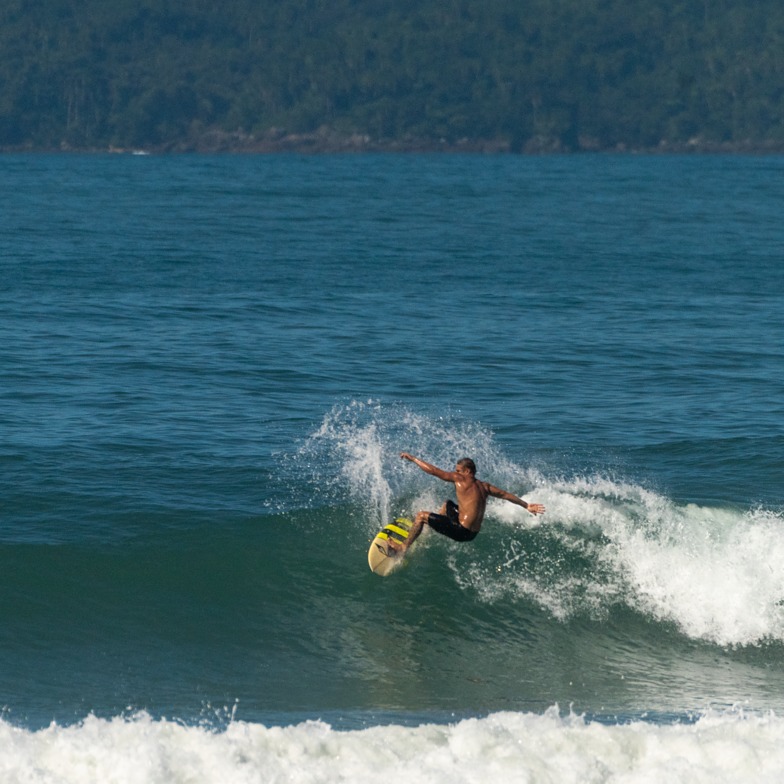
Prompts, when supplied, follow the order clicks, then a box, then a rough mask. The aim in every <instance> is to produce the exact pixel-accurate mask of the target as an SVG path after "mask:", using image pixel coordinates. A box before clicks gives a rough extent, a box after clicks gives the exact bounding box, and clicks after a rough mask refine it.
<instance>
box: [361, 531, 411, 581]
mask: <svg viewBox="0 0 784 784" xmlns="http://www.w3.org/2000/svg"><path fill="white" fill-rule="evenodd" d="M413 524H414V523H413V521H412V520H409V519H408V518H407V517H396V518H395V520H394V522H391V523H387V524H386V525H385V526H384V527H383V528H382V529H381V530H380V531H379V532H378V533H377V534H376V538H375V539H374V540H373V541H372V542H371V543H370V549H369V550H368V565H369V566H370V571H371V572H375V573H376V574H378V575H380V576H381V577H386V576H387V575H388V574H389V573H390V572H392V571H393V570H395V569H396V568H397V567H398V566H400V564H401V563H402V562H403V558H404V557H405V556H404V555H403V554H401V553H397V552H395V551H394V550H393V549H392V548H391V547H390V546H389V544H388V542H389V539H390V538H393V539H395V540H396V541H398V542H404V541H405V540H406V539H408V532H409V530H410V529H411V526H412V525H413Z"/></svg>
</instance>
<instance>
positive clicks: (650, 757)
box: [0, 708, 784, 784]
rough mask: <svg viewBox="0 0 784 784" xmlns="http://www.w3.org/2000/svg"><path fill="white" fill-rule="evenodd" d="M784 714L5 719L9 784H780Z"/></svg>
mask: <svg viewBox="0 0 784 784" xmlns="http://www.w3.org/2000/svg"><path fill="white" fill-rule="evenodd" d="M782 775H784V720H782V719H780V718H778V717H777V716H775V715H773V714H769V715H747V714H744V713H742V712H732V713H727V714H710V713H709V714H705V715H703V716H701V717H699V718H697V720H696V721H694V722H689V721H687V722H685V723H671V724H655V723H651V722H647V721H641V720H636V721H631V722H629V723H623V724H605V723H599V722H596V721H588V720H586V719H585V718H583V717H580V716H575V715H572V714H570V715H566V716H562V715H560V713H559V711H558V709H557V708H551V709H550V710H548V711H547V712H545V713H544V714H543V715H536V714H529V713H511V712H509V713H497V714H492V715H490V716H487V717H485V718H477V719H466V720H463V721H460V722H457V723H454V724H450V725H438V724H424V725H421V726H418V727H404V726H375V727H370V728H367V729H362V730H351V731H337V730H335V729H333V728H332V727H330V725H328V724H326V723H324V722H322V721H307V722H304V723H302V724H298V725H295V726H288V727H277V726H272V727H267V726H264V725H261V724H253V723H246V722H241V721H235V722H232V723H231V724H230V725H229V726H228V727H227V728H225V729H223V730H220V731H213V730H210V729H208V728H203V727H194V726H186V725H184V724H181V723H178V722H175V721H167V720H154V719H152V718H151V717H150V716H148V715H146V714H139V715H136V716H133V717H130V718H127V717H126V718H120V717H117V718H113V719H109V720H106V719H100V718H96V717H94V716H90V717H88V718H86V719H85V720H84V721H83V722H81V723H80V724H78V725H74V726H70V727H62V726H58V725H51V726H50V727H48V728H45V729H42V730H38V731H29V730H24V729H19V728H16V727H14V726H12V725H10V724H8V723H6V722H0V777H2V780H3V781H4V782H7V784H17V783H18V784H22V783H23V782H24V784H55V782H56V783H57V784H88V783H89V784H93V783H95V784H97V783H98V782H100V784H141V783H142V782H144V784H186V783H187V784H199V783H200V782H204V783H205V784H206V783H208V782H215V784H251V783H254V784H267V783H268V782H269V783H270V784H272V783H273V782H283V781H285V782H290V784H299V783H300V782H301V783H302V784H315V783H317V782H336V781H343V782H357V783H358V784H359V783H361V784H365V782H368V781H376V782H390V783H391V782H399V781H401V780H404V781H407V782H408V783H409V784H438V783H440V782H444V784H455V782H471V783H472V784H483V783H484V782H499V781H503V782H509V783H510V784H514V783H516V782H520V783H522V782H545V781H557V782H560V783H561V784H570V782H575V784H591V783H592V782H618V783H621V782H635V784H637V783H638V782H652V783H653V782H656V783H657V784H658V782H661V781H667V782H681V781H683V782H687V781H688V782H690V783H693V782H711V784H713V782H716V781H732V782H745V781H748V782H751V781H753V782H778V781H780V780H781V777H782Z"/></svg>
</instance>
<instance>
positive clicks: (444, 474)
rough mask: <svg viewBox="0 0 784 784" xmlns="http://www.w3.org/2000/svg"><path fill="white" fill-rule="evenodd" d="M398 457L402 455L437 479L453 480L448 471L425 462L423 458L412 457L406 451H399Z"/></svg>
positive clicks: (404, 458)
mask: <svg viewBox="0 0 784 784" xmlns="http://www.w3.org/2000/svg"><path fill="white" fill-rule="evenodd" d="M400 457H402V458H403V460H410V461H411V462H412V463H414V465H416V466H418V467H419V468H421V469H422V470H423V471H424V472H425V473H426V474H431V475H432V476H437V477H438V478H439V479H443V480H444V481H445V482H454V481H455V478H454V475H453V474H451V473H449V471H444V470H443V469H441V468H439V467H438V466H434V465H433V464H432V463H427V462H425V461H424V460H420V459H419V458H418V457H414V456H413V455H410V454H409V453H408V452H401V453H400Z"/></svg>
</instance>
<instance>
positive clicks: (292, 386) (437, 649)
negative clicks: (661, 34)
mask: <svg viewBox="0 0 784 784" xmlns="http://www.w3.org/2000/svg"><path fill="white" fill-rule="evenodd" d="M783 174H784V159H781V158H754V157H746V158H722V157H710V156H705V157H696V156H695V157H666V156H661V157H645V156H624V157H621V156H618V157H615V156H606V157H605V156H585V157H548V158H518V157H460V156H448V157H447V156H444V157H438V156H433V157H429V156H409V157H405V156H399V157H395V156H388V157H387V156H355V157H354V156H347V157H329V156H326V157H312V158H311V157H294V156H292V157H285V156H282V157H258V158H256V157H228V156H227V157H214V158H212V157H195V156H194V157H154V156H133V157H110V156H65V155H64V156H5V157H2V158H0V177H2V182H3V186H4V192H5V194H6V196H5V199H4V204H3V207H2V209H1V210H0V265H1V268H2V277H1V278H0V281H2V283H1V284H0V373H1V378H2V382H1V383H0V434H1V436H2V437H0V498H2V516H1V517H0V581H2V588H1V589H0V612H1V613H2V615H1V617H2V624H1V625H0V705H2V706H4V707H5V712H6V717H7V719H8V721H9V722H11V723H12V724H15V725H19V726H21V727H26V728H32V729H35V728H37V727H41V726H43V725H45V724H47V723H48V722H50V721H51V720H53V719H54V720H57V721H58V722H60V723H66V724H67V723H71V722H74V721H79V720H81V719H83V718H84V717H85V716H88V715H89V714H91V713H93V714H95V715H97V716H99V717H112V716H118V715H124V714H128V713H129V712H134V711H139V710H144V711H147V712H149V714H150V715H151V716H153V717H161V716H166V717H172V718H177V719H181V720H183V721H185V722H193V721H199V720H202V719H205V718H206V720H209V721H213V720H215V721H218V723H220V722H221V721H223V720H224V719H225V720H228V717H229V716H230V715H232V712H233V714H234V716H235V718H240V719H243V720H246V721H249V722H262V723H267V724H269V723H272V724H284V725H285V724H290V723H293V722H297V721H299V720H301V719H304V718H326V719H328V720H329V721H330V722H332V723H333V724H334V725H335V726H338V727H344V726H345V727H356V726H365V725H373V724H375V723H386V722H393V723H398V724H406V723H412V722H413V723H416V722H417V721H420V720H433V721H448V720H451V719H452V718H458V719H459V718H461V717H466V716H484V715H486V714H488V713H491V712H493V711H498V710H504V711H513V712H532V713H533V714H536V715H541V714H544V713H545V711H546V710H547V709H548V708H549V707H550V706H553V705H555V704H558V705H560V706H562V707H565V708H566V709H568V706H572V708H573V710H574V711H575V712H579V713H585V714H586V715H587V716H591V717H597V718H598V719H599V720H600V721H603V722H609V723H614V722H616V721H618V722H623V721H625V720H627V719H629V718H640V717H647V718H648V719H650V718H651V717H653V720H654V723H657V722H659V723H662V722H664V723H666V722H668V721H670V720H672V718H673V717H675V718H681V719H683V718H685V717H690V716H693V715H696V714H699V713H700V712H701V711H705V710H708V709H714V708H719V709H724V708H727V707H729V706H732V705H742V706H746V707H747V708H749V709H752V710H755V709H761V710H767V709H773V710H781V708H782V704H784V677H782V665H784V610H782V600H784V557H782V556H784V529H783V528H782V525H783V524H784V507H783V506H782V475H783V474H782V467H784V460H782V453H783V452H784V424H783V423H784V363H783V360H784V349H783V348H782V346H783V345H784V342H783V341H782V324H784V259H782V255H783V252H784V229H783V228H782V222H781V219H780V214H781V204H782V203H783V202H784V178H783V177H782V175H783ZM404 450H405V451H410V452H413V453H414V454H417V455H419V456H421V457H423V458H425V459H427V460H429V461H430V462H433V463H436V464H439V465H442V466H444V467H451V465H452V464H453V463H454V461H455V460H456V459H457V458H459V457H461V456H463V455H464V454H468V455H471V456H473V457H474V459H475V460H476V461H477V463H478V465H479V473H480V476H482V477H483V478H485V479H487V480H489V481H491V482H493V483H494V484H498V485H500V486H502V487H505V488H507V489H509V490H511V491H513V492H515V493H518V494H521V495H524V496H525V497H527V498H529V499H531V500H534V501H540V502H542V503H545V504H546V505H547V507H548V512H547V514H546V516H545V517H544V518H542V519H541V520H538V521H537V520H534V519H533V518H532V517H530V516H528V515H526V514H525V513H524V512H523V511H522V510H521V509H519V508H518V507H513V506H511V505H504V504H501V503H500V502H499V504H498V505H496V506H492V507H491V508H490V511H489V515H488V519H487V521H486V524H485V527H484V528H483V530H482V533H481V535H480V536H479V538H478V539H477V540H476V541H475V542H474V543H473V544H471V545H463V546H458V545H455V544H453V543H451V542H448V541H446V540H443V539H440V538H439V537H437V536H435V535H433V536H429V537H424V538H423V540H422V542H421V545H420V546H419V547H418V549H417V551H415V552H414V553H413V554H412V556H411V558H410V563H409V564H408V566H407V568H405V569H403V570H401V571H400V572H398V573H397V574H395V575H394V576H393V577H391V578H389V579H387V580H382V579H379V578H378V577H376V576H374V575H372V574H371V573H370V572H369V571H368V569H367V564H366V560H365V558H366V550H367V546H368V541H369V539H370V538H371V537H372V535H373V533H374V531H375V529H376V528H377V527H379V525H380V524H381V522H382V521H383V520H386V519H388V517H389V516H390V515H393V514H398V513H400V512H405V513H410V512H414V511H416V510H417V509H418V508H423V507H433V506H435V505H440V503H441V502H442V501H443V498H444V497H446V494H447V493H448V490H449V488H448V487H447V486H445V485H442V484H441V483H440V482H438V480H435V479H433V478H430V477H427V476H426V475H424V474H422V473H421V472H419V471H417V469H416V468H414V467H413V466H411V465H410V464H409V463H404V462H403V461H401V460H400V459H399V458H398V454H399V453H400V452H401V451H404ZM537 523H538V524H537ZM221 717H223V718H221Z"/></svg>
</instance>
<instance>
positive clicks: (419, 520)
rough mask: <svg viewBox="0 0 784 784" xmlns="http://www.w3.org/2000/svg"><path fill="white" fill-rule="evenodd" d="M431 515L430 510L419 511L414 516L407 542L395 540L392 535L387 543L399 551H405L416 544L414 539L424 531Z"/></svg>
mask: <svg viewBox="0 0 784 784" xmlns="http://www.w3.org/2000/svg"><path fill="white" fill-rule="evenodd" d="M429 516H430V512H418V513H417V516H416V517H415V518H414V522H413V524H412V525H411V528H409V530H408V539H406V541H405V542H397V541H393V539H392V537H390V538H389V539H388V541H387V545H388V546H389V547H390V548H392V549H393V550H395V552H398V553H404V552H405V551H406V550H408V548H409V547H411V545H412V544H414V540H415V539H416V538H417V537H418V536H419V534H421V533H422V529H423V528H424V526H425V523H426V522H427V518H428V517H429Z"/></svg>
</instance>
